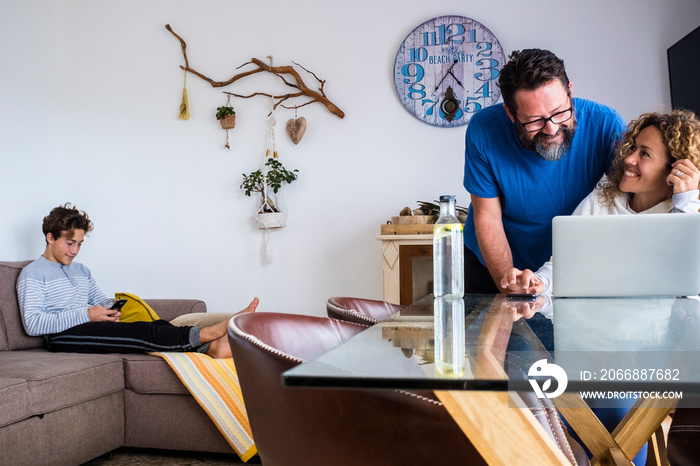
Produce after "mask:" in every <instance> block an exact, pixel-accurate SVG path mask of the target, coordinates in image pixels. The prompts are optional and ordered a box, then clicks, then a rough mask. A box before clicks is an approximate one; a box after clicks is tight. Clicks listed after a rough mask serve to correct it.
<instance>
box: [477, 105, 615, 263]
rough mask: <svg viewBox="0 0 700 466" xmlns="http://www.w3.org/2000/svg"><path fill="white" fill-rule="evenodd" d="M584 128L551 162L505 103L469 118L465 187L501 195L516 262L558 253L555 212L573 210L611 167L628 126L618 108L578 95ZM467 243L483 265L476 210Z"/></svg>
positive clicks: (491, 195)
mask: <svg viewBox="0 0 700 466" xmlns="http://www.w3.org/2000/svg"><path fill="white" fill-rule="evenodd" d="M573 101H574V108H575V111H576V119H577V120H578V121H577V127H576V133H575V135H574V138H573V141H572V143H571V149H570V150H569V152H567V153H566V154H565V155H564V156H563V157H562V158H561V159H560V160H557V161H554V162H548V161H546V160H544V159H543V158H542V157H540V156H539V155H538V154H537V153H536V152H534V151H530V150H526V149H524V148H523V147H522V145H521V144H520V142H519V140H518V136H517V134H516V131H515V125H514V124H513V122H511V121H510V119H509V118H508V115H507V114H506V111H505V109H504V108H503V104H498V105H493V106H491V107H487V108H485V109H483V110H481V111H479V112H478V113H476V114H475V115H474V116H473V117H472V118H471V120H470V121H469V126H468V127H467V134H466V150H465V164H464V187H465V188H466V189H467V191H468V192H469V193H470V194H474V195H476V196H479V197H484V198H494V197H499V198H500V200H501V208H502V211H503V212H502V216H503V227H504V230H505V233H506V238H507V239H508V243H509V244H510V249H511V251H512V254H513V265H514V266H515V267H517V268H519V269H533V270H536V269H537V268H538V267H539V266H541V265H542V264H543V263H545V262H546V261H548V260H549V259H550V257H551V255H552V218H554V217H555V216H557V215H570V214H571V213H572V212H573V211H574V209H575V208H576V206H577V205H578V204H579V202H581V200H582V199H583V198H585V197H586V196H587V195H588V194H589V193H590V192H591V191H592V190H593V188H594V187H595V185H596V183H597V182H598V180H600V178H601V177H602V176H603V174H604V173H605V171H606V170H607V169H608V167H609V166H610V162H611V160H612V157H613V151H614V147H615V143H616V142H617V140H618V139H619V135H620V133H621V132H622V131H623V130H624V126H625V125H624V122H623V120H622V118H620V116H619V115H618V114H617V112H615V111H614V110H613V109H611V108H609V107H606V106H604V105H600V104H597V103H595V102H591V101H588V100H584V99H573ZM464 244H465V245H466V247H468V248H469V249H471V250H472V251H473V252H474V253H475V254H476V255H477V256H478V257H479V260H480V261H481V263H482V264H483V263H484V259H483V256H482V254H481V251H480V250H479V245H478V242H477V239H476V232H475V230H474V211H473V207H472V206H470V207H469V216H468V217H467V221H466V223H465V225H464Z"/></svg>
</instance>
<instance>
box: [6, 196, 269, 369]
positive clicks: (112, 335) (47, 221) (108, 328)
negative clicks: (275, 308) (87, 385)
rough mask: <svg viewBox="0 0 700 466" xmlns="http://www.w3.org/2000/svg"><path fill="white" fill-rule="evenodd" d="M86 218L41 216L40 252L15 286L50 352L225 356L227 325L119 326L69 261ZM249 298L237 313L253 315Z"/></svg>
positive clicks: (70, 210)
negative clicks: (43, 246) (42, 240)
mask: <svg viewBox="0 0 700 466" xmlns="http://www.w3.org/2000/svg"><path fill="white" fill-rule="evenodd" d="M92 229H93V224H92V221H90V218H89V217H88V215H87V214H86V213H85V212H83V211H79V210H78V209H77V208H76V207H71V205H70V204H65V205H63V206H59V207H56V208H54V209H53V210H51V213H50V214H49V215H48V216H46V217H44V222H43V232H44V237H45V238H46V249H45V250H44V254H43V255H42V256H41V257H39V258H38V259H37V260H35V261H34V262H32V263H31V264H29V265H28V266H26V267H25V268H24V269H23V270H22V272H21V274H20V276H19V280H18V282H17V295H18V298H19V306H20V312H21V314H22V322H23V324H24V328H25V330H26V331H27V333H28V334H29V335H33V336H44V338H45V339H46V342H47V346H48V348H49V350H50V351H57V352H58V351H60V352H74V353H141V352H149V351H180V352H185V351H197V352H205V353H206V354H208V355H209V356H211V357H214V358H230V357H231V348H230V346H229V344H228V335H227V325H228V322H227V321H224V322H221V323H219V324H216V325H212V326H209V327H203V328H198V327H177V326H175V325H172V324H170V323H169V322H167V321H164V320H157V321H155V322H131V323H123V322H119V316H120V314H121V313H120V312H118V311H114V310H112V309H109V306H110V304H111V300H110V299H108V298H107V297H106V296H105V295H104V294H103V293H102V291H101V290H100V289H99V287H98V286H97V284H96V283H95V279H94V278H93V276H92V274H91V273H90V270H89V269H88V268H87V267H85V266H84V265H82V264H79V263H77V262H75V263H74V262H73V260H74V259H75V257H76V256H77V255H78V252H80V248H81V246H82V244H83V241H84V239H85V234H86V233H88V232H90V231H92ZM257 305H258V298H254V299H253V301H252V302H251V303H250V304H249V305H248V307H247V308H245V309H243V310H242V311H241V312H254V311H255V309H256V307H257Z"/></svg>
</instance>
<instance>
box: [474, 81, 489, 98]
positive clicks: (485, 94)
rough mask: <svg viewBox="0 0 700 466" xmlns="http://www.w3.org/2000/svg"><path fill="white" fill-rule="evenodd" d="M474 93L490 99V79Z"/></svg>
mask: <svg viewBox="0 0 700 466" xmlns="http://www.w3.org/2000/svg"><path fill="white" fill-rule="evenodd" d="M474 95H477V96H479V97H483V98H484V99H488V98H489V97H491V84H490V83H489V82H488V81H486V82H484V85H483V86H481V87H480V88H479V89H477V90H476V92H475V93H474Z"/></svg>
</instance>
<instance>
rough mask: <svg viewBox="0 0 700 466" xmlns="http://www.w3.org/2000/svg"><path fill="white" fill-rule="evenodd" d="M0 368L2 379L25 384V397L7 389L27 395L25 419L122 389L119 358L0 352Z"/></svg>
mask: <svg viewBox="0 0 700 466" xmlns="http://www.w3.org/2000/svg"><path fill="white" fill-rule="evenodd" d="M0 367H1V368H2V376H3V378H5V377H7V378H11V379H23V380H25V381H26V389H27V393H26V394H25V393H21V392H20V391H19V387H16V388H14V389H13V388H12V387H11V386H10V387H8V388H7V389H8V393H12V394H13V396H20V397H27V396H28V398H24V401H26V403H25V405H26V407H27V412H26V413H25V414H26V415H27V416H33V415H40V414H46V413H49V412H53V411H56V410H58V409H62V408H67V407H69V406H75V405H78V404H80V403H83V402H85V401H89V400H94V399H97V398H100V397H103V396H105V395H108V394H111V393H116V392H120V391H122V390H124V369H123V363H122V360H121V357H120V355H112V354H78V353H50V352H48V351H47V350H45V349H30V350H23V351H0ZM11 390H16V391H14V392H12V391H11ZM0 416H1V415H0ZM0 425H2V422H0Z"/></svg>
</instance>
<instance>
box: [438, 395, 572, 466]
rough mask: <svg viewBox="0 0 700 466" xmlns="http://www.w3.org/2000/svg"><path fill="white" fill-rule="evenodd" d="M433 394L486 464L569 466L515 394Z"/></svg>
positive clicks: (552, 441) (564, 457) (552, 440)
mask: <svg viewBox="0 0 700 466" xmlns="http://www.w3.org/2000/svg"><path fill="white" fill-rule="evenodd" d="M435 394H436V395H437V397H438V399H439V400H440V401H441V402H442V404H443V406H445V409H447V411H448V412H449V413H450V415H451V416H452V417H453V418H454V420H455V421H456V422H457V424H458V425H459V427H460V428H461V429H462V431H463V432H464V433H465V434H466V436H467V437H468V438H469V440H470V441H471V442H472V444H473V445H474V446H475V447H476V449H477V450H478V451H479V453H480V454H481V456H482V457H483V458H484V459H485V460H486V462H487V463H488V464H489V465H507V466H512V465H514V464H532V461H533V459H536V461H537V464H538V465H542V466H546V465H566V466H570V464H569V461H568V460H567V458H566V456H564V453H563V452H562V451H561V450H560V449H559V448H558V447H557V444H556V443H555V442H554V439H552V437H550V435H549V434H548V433H547V432H545V430H544V429H543V428H542V426H541V425H540V423H539V422H538V421H537V419H535V416H534V415H533V414H532V413H531V412H530V409H529V408H528V407H527V406H526V405H525V403H523V402H522V400H521V399H520V397H519V396H518V395H517V394H516V393H514V392H485V391H436V392H435ZM509 401H510V403H511V406H509ZM513 406H517V407H513Z"/></svg>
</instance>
